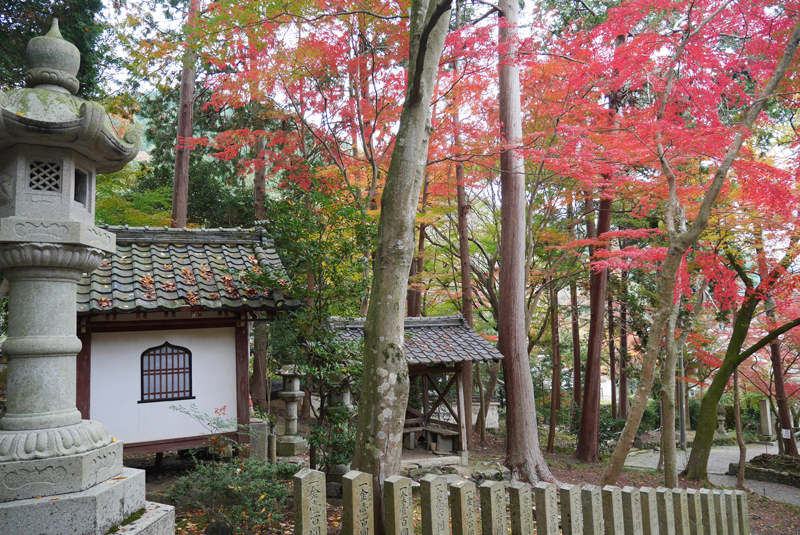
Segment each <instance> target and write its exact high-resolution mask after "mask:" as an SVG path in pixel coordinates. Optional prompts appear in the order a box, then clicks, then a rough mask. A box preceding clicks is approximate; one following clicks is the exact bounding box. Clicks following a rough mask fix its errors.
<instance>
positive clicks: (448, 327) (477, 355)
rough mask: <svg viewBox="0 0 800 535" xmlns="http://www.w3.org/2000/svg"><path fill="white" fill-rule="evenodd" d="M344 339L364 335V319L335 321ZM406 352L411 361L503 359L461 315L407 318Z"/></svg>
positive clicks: (436, 362)
mask: <svg viewBox="0 0 800 535" xmlns="http://www.w3.org/2000/svg"><path fill="white" fill-rule="evenodd" d="M333 328H334V329H336V330H337V332H338V334H339V337H340V338H342V339H343V340H359V339H361V338H363V337H364V318H355V319H352V320H345V319H337V320H335V321H334V322H333ZM405 333H406V338H405V353H406V360H407V361H408V364H409V365H411V364H454V363H457V362H489V361H497V360H500V359H502V358H503V355H502V354H501V353H500V352H499V351H498V350H497V349H495V347H494V346H493V345H492V344H490V343H489V342H488V341H486V340H485V339H484V338H483V337H482V336H481V335H479V334H478V333H476V332H475V331H473V330H472V328H471V327H470V326H469V325H467V322H466V321H464V318H463V316H461V314H457V315H455V316H438V317H430V318H405Z"/></svg>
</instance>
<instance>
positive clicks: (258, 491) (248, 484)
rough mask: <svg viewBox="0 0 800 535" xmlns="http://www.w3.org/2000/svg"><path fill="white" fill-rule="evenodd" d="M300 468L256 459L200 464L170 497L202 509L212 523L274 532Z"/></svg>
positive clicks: (236, 528) (239, 530)
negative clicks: (288, 485) (293, 478)
mask: <svg viewBox="0 0 800 535" xmlns="http://www.w3.org/2000/svg"><path fill="white" fill-rule="evenodd" d="M298 470H299V467H297V466H294V465H285V464H277V465H272V464H265V463H264V462H262V461H257V460H255V459H234V460H231V461H227V462H220V461H209V462H201V463H198V464H197V466H196V467H195V468H194V469H193V470H192V471H191V472H190V473H189V474H188V475H186V476H184V477H181V478H179V479H178V482H177V483H176V484H175V486H173V487H172V488H170V489H169V492H168V493H167V496H168V497H169V498H170V499H172V500H174V501H175V502H176V503H177V502H180V503H182V504H183V503H185V504H188V505H189V506H191V507H196V508H199V509H201V510H202V512H203V515H204V516H205V517H206V519H207V520H208V522H209V523H220V522H221V523H223V524H225V525H227V526H228V527H230V528H231V529H232V530H234V532H237V531H238V532H243V533H275V532H276V530H277V528H278V522H279V521H280V520H281V519H282V514H281V511H282V509H283V504H284V501H285V500H286V498H287V497H288V495H289V491H288V489H287V482H288V480H289V479H290V478H291V477H292V476H293V475H294V474H295V473H296V472H297V471H298Z"/></svg>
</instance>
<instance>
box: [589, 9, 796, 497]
mask: <svg viewBox="0 0 800 535" xmlns="http://www.w3.org/2000/svg"><path fill="white" fill-rule="evenodd" d="M706 20H709V19H706ZM704 23H705V21H704V22H701V24H704ZM691 37H692V35H691V34H688V35H685V36H684V38H682V39H681V42H680V44H679V46H678V48H677V49H676V50H675V52H674V53H673V56H672V64H673V65H675V64H677V62H678V60H679V59H680V57H681V55H682V54H683V51H684V49H685V48H686V46H687V45H688V42H689V39H690V38H691ZM798 44H800V22H798V24H797V25H796V26H795V27H794V29H793V30H792V35H791V36H790V37H789V41H788V43H787V45H786V48H785V51H784V54H783V56H782V57H781V59H780V60H779V62H778V65H777V66H776V68H775V73H774V74H773V76H772V77H771V78H770V79H769V81H768V82H767V83H766V85H765V86H764V87H763V88H762V89H761V91H760V93H759V95H758V98H756V99H755V100H754V102H753V104H752V105H751V106H750V107H749V109H748V110H747V113H746V114H745V116H744V120H743V121H742V123H741V125H740V128H739V129H738V131H737V133H736V134H735V136H734V139H733V141H732V142H731V145H730V147H729V148H728V150H727V151H726V153H725V156H724V157H723V158H722V161H721V162H720V164H719V167H718V168H717V171H716V172H715V173H714V176H713V178H712V179H711V182H710V183H709V185H708V187H707V190H706V193H705V195H704V196H703V200H702V202H701V204H700V207H699V209H698V211H697V215H696V217H695V219H694V221H693V222H692V224H691V225H690V227H689V229H688V230H687V231H686V232H681V233H678V232H676V231H675V229H674V216H675V211H676V209H677V205H678V197H677V186H676V181H675V175H674V172H673V171H672V169H671V167H670V166H669V163H668V161H667V160H666V156H665V154H666V153H665V149H664V147H663V145H662V144H661V142H660V141H658V142H657V152H658V157H659V159H660V160H661V162H662V169H663V170H664V174H665V175H666V177H667V182H668V185H669V204H668V206H667V232H668V234H669V244H668V247H667V257H666V260H665V261H664V265H663V266H662V272H661V278H660V280H659V305H658V309H657V311H656V315H655V317H654V319H653V323H652V326H651V329H650V336H649V338H648V340H647V348H646V349H645V355H644V360H643V363H642V372H641V376H640V379H639V387H638V388H637V390H636V395H635V396H634V403H633V406H632V407H631V411H630V414H629V416H628V419H627V420H626V423H625V428H624V429H623V430H622V434H621V435H620V439H619V442H617V447H616V448H615V449H614V453H613V454H612V455H611V461H610V462H609V464H608V466H607V467H606V469H605V471H604V472H603V477H602V478H601V483H602V484H603V485H613V484H614V483H615V482H616V480H617V477H619V474H620V472H621V471H622V466H623V464H624V463H625V458H626V457H627V456H628V452H629V451H630V448H631V445H632V444H633V439H634V437H635V436H636V430H637V429H638V428H639V424H640V423H641V421H642V414H644V409H645V406H646V405H647V398H648V397H649V394H650V389H651V388H652V386H653V374H654V368H655V361H656V359H657V357H658V353H659V350H660V345H661V337H662V336H663V333H664V327H665V325H666V321H667V317H668V316H669V313H670V311H671V304H672V299H673V290H674V288H675V281H676V279H677V274H678V267H679V265H680V262H681V259H682V258H683V255H684V253H685V252H686V250H687V249H688V248H689V247H690V246H691V245H692V244H693V243H694V242H695V241H697V238H698V237H699V236H700V234H701V233H702V232H703V231H704V230H705V229H706V227H707V226H708V220H709V216H710V213H711V206H712V205H713V204H714V202H715V201H716V199H717V196H718V195H719V193H720V191H721V190H722V186H723V184H724V183H725V178H726V177H727V175H728V170H729V169H730V168H731V165H733V162H734V160H735V159H736V157H737V155H738V154H739V150H740V149H741V148H742V144H743V143H744V138H745V133H746V132H747V131H749V129H750V128H751V127H752V125H753V123H754V122H755V120H756V118H757V117H758V116H759V115H760V113H761V111H762V110H763V109H764V106H765V105H766V103H767V100H768V99H769V98H770V97H771V96H772V94H773V93H774V92H775V89H776V88H777V86H778V83H779V82H780V81H781V79H782V78H783V75H784V74H785V73H786V71H787V69H788V68H789V65H790V64H791V62H792V58H794V55H795V52H796V51H797V46H798ZM673 76H674V68H672V67H671V68H670V72H669V74H668V77H667V84H666V86H665V89H664V92H663V94H662V105H661V107H660V109H659V115H658V119H659V120H661V119H662V118H663V117H664V114H665V108H666V102H667V96H668V95H669V92H670V90H671V87H672V84H673V83H674V80H673ZM670 219H672V220H671V221H670ZM748 324H749V322H748ZM736 366H738V362H737V363H736V365H734V366H732V367H731V368H730V369H729V370H728V373H727V376H726V377H724V380H725V382H727V380H728V378H730V374H731V373H733V369H734V368H735V367H736ZM723 368H725V363H724V362H723V365H722V366H721V368H720V370H722V369H723ZM717 378H719V379H720V380H722V379H723V377H721V376H720V374H719V373H717V377H715V379H714V381H716V380H717ZM713 386H714V385H713V383H712V387H713ZM711 390H712V388H709V393H710V392H711ZM709 393H706V396H705V397H704V398H703V402H702V404H701V417H702V416H703V415H702V412H703V405H705V404H706V399H707V398H708V397H709ZM721 395H722V388H721V387H720V388H719V390H718V392H715V396H714V397H715V398H716V399H709V403H708V405H707V407H708V408H707V409H706V411H708V410H709V409H711V410H713V411H714V413H716V405H717V402H718V401H719V396H721ZM710 416H711V415H710V413H708V412H707V414H706V416H705V419H706V420H707V419H708V418H709V417H710ZM712 417H715V416H712ZM706 425H707V424H706ZM711 425H712V428H711V435H709V440H712V439H713V432H714V431H713V422H712V424H711ZM699 433H700V425H698V430H697V432H696V433H695V441H694V443H693V446H692V453H691V457H690V458H689V465H688V466H687V470H688V471H689V472H690V475H694V477H695V478H696V477H697V476H698V475H699V474H702V478H703V479H707V477H708V476H707V475H706V465H707V463H708V452H709V451H710V443H709V444H708V445H707V447H708V450H707V451H703V450H704V449H705V448H698V443H697V437H698V434H699ZM696 452H697V456H695V453H696ZM693 459H694V461H693ZM687 477H688V476H687Z"/></svg>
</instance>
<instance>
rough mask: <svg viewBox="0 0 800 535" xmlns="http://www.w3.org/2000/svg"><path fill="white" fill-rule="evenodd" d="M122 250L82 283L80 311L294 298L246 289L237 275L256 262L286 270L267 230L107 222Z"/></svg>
mask: <svg viewBox="0 0 800 535" xmlns="http://www.w3.org/2000/svg"><path fill="white" fill-rule="evenodd" d="M103 228H105V229H106V230H108V231H109V232H113V233H114V234H116V236H117V251H116V253H114V254H113V255H112V256H110V257H109V258H106V259H105V261H104V262H103V264H102V265H101V266H100V267H99V268H98V269H97V270H95V271H94V272H92V273H91V274H88V275H86V274H85V275H84V276H83V278H82V279H81V281H80V282H79V283H78V313H79V314H108V313H127V312H155V311H157V310H163V311H177V310H180V309H181V308H183V307H201V308H202V309H205V310H209V311H219V310H233V311H237V310H238V311H245V310H247V311H256V310H278V309H282V308H290V307H295V306H297V305H298V304H299V302H298V301H297V300H292V299H286V298H284V296H283V295H282V294H281V293H280V292H267V293H266V295H265V293H263V292H260V291H257V290H255V289H248V288H245V287H243V286H242V285H241V284H239V283H238V280H237V279H238V277H237V276H236V274H237V273H238V272H240V271H242V270H246V269H252V268H253V267H254V266H258V267H259V268H261V269H265V268H267V267H272V268H278V269H282V266H281V261H280V258H278V254H277V253H276V252H275V248H274V246H273V242H272V240H270V239H268V238H266V236H265V231H264V229H261V228H256V229H171V228H166V227H160V228H148V227H144V228H133V227H131V228H128V227H127V226H125V227H103Z"/></svg>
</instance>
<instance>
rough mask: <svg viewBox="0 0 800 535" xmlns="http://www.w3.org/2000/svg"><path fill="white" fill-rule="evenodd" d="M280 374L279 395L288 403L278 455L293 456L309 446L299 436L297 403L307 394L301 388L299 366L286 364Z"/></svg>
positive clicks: (279, 438) (279, 439)
mask: <svg viewBox="0 0 800 535" xmlns="http://www.w3.org/2000/svg"><path fill="white" fill-rule="evenodd" d="M278 375H280V376H282V377H283V390H281V392H280V393H279V394H278V395H279V396H280V398H281V399H282V400H283V402H284V403H285V404H286V416H285V418H284V419H285V427H284V431H283V436H281V437H278V455H279V456H281V457H293V456H296V455H300V454H301V453H303V452H305V451H306V449H307V448H308V442H306V440H305V439H304V438H303V437H301V436H297V404H298V403H299V402H300V401H301V400H302V399H303V397H304V396H305V395H306V394H305V392H303V391H302V390H300V372H299V371H298V370H297V366H284V367H283V368H281V370H280V371H279V372H278Z"/></svg>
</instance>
